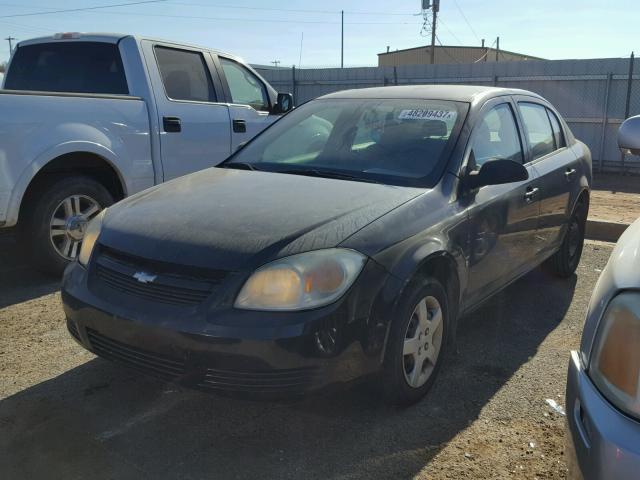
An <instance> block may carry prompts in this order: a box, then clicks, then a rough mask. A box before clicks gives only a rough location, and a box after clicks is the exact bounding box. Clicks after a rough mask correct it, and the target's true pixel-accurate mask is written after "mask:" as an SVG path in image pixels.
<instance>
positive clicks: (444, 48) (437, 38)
mask: <svg viewBox="0 0 640 480" xmlns="http://www.w3.org/2000/svg"><path fill="white" fill-rule="evenodd" d="M436 40H437V41H438V44H439V45H440V46H441V47H443V48H442V51H443V52H444V54H445V55H446V56H447V57H449V58H450V59H451V60H453V62H454V63H461V62H460V60H458V59H457V58H455V57H454V56H452V55H451V54H450V53H449V52H448V51H447V48H446V47H445V46H444V45H443V44H442V42H441V41H440V38H439V37H438V36H437V35H436Z"/></svg>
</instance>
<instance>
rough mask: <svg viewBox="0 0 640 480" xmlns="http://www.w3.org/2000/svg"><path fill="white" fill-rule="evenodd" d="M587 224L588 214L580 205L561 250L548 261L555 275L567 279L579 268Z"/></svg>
mask: <svg viewBox="0 0 640 480" xmlns="http://www.w3.org/2000/svg"><path fill="white" fill-rule="evenodd" d="M585 223H586V212H585V211H584V207H583V206H582V205H578V206H577V207H576V209H575V211H574V212H573V214H572V215H571V218H570V219H569V225H568V227H567V231H566V233H565V235H564V239H563V241H562V245H560V249H559V250H558V251H557V252H556V253H555V254H554V255H553V256H552V257H551V258H550V259H549V260H548V261H547V264H548V266H549V268H550V269H551V272H552V273H553V274H554V275H556V276H558V277H561V278H567V277H570V276H571V275H573V272H575V271H576V268H578V264H579V263H580V257H581V256H582V248H583V246H584V232H585Z"/></svg>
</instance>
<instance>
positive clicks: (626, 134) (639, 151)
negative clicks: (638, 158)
mask: <svg viewBox="0 0 640 480" xmlns="http://www.w3.org/2000/svg"><path fill="white" fill-rule="evenodd" d="M618 146H619V147H620V148H621V149H622V150H628V151H629V152H631V153H632V154H633V155H640V115H637V116H635V117H631V118H627V119H626V120H625V121H624V122H622V125H620V129H619V130H618Z"/></svg>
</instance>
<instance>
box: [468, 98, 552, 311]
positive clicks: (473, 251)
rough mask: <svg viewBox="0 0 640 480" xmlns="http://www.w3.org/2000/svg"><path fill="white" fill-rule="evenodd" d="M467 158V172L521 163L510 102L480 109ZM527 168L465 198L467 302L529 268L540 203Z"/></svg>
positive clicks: (533, 176)
mask: <svg viewBox="0 0 640 480" xmlns="http://www.w3.org/2000/svg"><path fill="white" fill-rule="evenodd" d="M471 153H473V155H471ZM468 156H469V160H468V162H467V169H468V170H469V169H470V170H474V169H478V168H481V166H482V165H483V164H484V163H487V162H490V161H491V160H492V159H495V158H500V159H509V160H513V161H518V162H524V159H525V156H524V149H523V139H522V136H521V134H520V132H519V130H518V126H517V123H516V117H515V115H514V105H513V104H512V103H511V102H510V101H505V100H504V99H497V100H494V101H492V102H490V103H488V104H487V105H485V106H484V107H483V110H482V112H481V115H480V116H479V120H478V122H477V124H476V125H475V126H474V128H473V132H472V134H471V141H470V142H469V148H468ZM526 169H527V173H528V174H529V178H528V179H527V180H525V181H522V182H514V183H508V184H504V185H487V186H484V187H481V188H480V189H478V190H477V191H476V192H467V194H466V196H465V201H466V202H468V213H469V243H470V247H469V256H468V264H469V277H468V286H467V295H466V302H465V304H466V305H467V306H470V305H473V304H475V303H476V302H478V301H480V300H482V299H483V298H486V297H487V296H489V295H491V294H492V293H494V292H495V291H496V290H498V289H500V288H502V287H503V286H504V285H506V284H507V283H509V282H510V281H511V280H513V279H514V278H516V277H517V276H519V275H520V274H522V273H524V272H525V271H527V270H528V269H530V268H531V267H532V262H533V259H534V257H535V249H533V248H532V244H533V243H534V242H535V236H536V229H537V224H538V214H539V208H540V203H539V199H538V195H537V192H538V190H536V189H537V188H538V186H537V181H538V179H537V174H536V171H535V169H534V168H533V167H531V166H527V167H526Z"/></svg>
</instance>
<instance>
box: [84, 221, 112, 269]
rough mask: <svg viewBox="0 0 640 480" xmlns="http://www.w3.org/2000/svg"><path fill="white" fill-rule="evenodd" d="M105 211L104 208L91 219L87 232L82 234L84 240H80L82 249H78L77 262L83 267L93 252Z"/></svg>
mask: <svg viewBox="0 0 640 480" xmlns="http://www.w3.org/2000/svg"><path fill="white" fill-rule="evenodd" d="M106 211H107V209H106V208H105V209H104V210H102V211H101V212H100V213H99V214H98V215H96V216H95V217H93V220H91V221H90V222H89V225H87V231H86V232H85V233H84V238H83V239H82V247H80V255H78V262H80V264H81V265H84V266H85V267H86V266H87V263H89V258H91V252H93V247H94V246H95V244H96V240H98V235H100V230H101V229H102V218H103V217H104V213H105V212H106Z"/></svg>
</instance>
